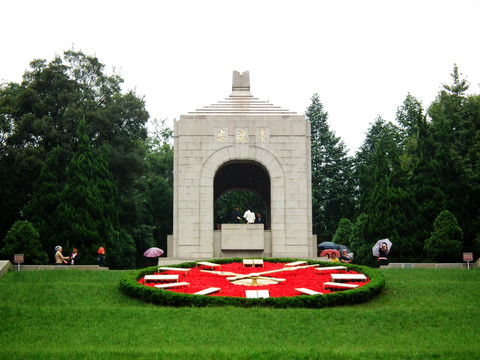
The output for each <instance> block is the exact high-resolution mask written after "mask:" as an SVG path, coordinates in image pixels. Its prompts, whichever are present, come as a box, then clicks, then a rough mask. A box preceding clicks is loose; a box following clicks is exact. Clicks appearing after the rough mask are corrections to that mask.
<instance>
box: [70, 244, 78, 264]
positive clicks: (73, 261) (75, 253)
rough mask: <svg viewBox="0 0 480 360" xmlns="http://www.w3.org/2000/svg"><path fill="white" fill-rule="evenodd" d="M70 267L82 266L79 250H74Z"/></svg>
mask: <svg viewBox="0 0 480 360" xmlns="http://www.w3.org/2000/svg"><path fill="white" fill-rule="evenodd" d="M68 264H69V265H80V255H78V249H77V248H73V250H72V255H70V261H69V262H68Z"/></svg>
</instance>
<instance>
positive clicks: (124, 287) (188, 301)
mask: <svg viewBox="0 0 480 360" xmlns="http://www.w3.org/2000/svg"><path fill="white" fill-rule="evenodd" d="M264 260H265V261H270V262H282V263H283V262H293V261H298V260H302V259H287V258H286V259H283V258H282V259H278V258H277V259H272V258H268V259H264ZM208 261H210V262H215V263H218V264H226V263H230V262H241V261H242V259H241V258H233V259H232V258H231V259H214V260H208ZM307 261H308V264H316V263H318V261H314V260H307ZM321 264H322V265H324V266H330V265H331V263H321ZM195 265H196V264H195V262H186V263H182V264H177V265H173V266H172V267H183V268H185V267H195ZM343 265H345V266H347V268H348V269H349V270H353V271H357V272H360V273H363V274H365V276H367V277H368V278H369V279H370V282H369V283H368V284H365V285H363V286H361V287H358V288H355V289H351V290H345V291H339V292H335V293H330V294H325V295H318V296H310V295H299V296H294V297H277V298H273V297H272V298H266V299H263V298H262V299H247V298H238V297H228V296H201V295H192V294H183V293H177V292H172V291H167V290H161V289H155V288H151V287H147V286H144V285H142V284H140V283H139V282H138V280H139V279H141V278H142V277H144V276H145V275H148V274H153V273H154V272H155V271H157V269H158V266H152V267H148V268H144V269H140V270H136V271H132V272H129V273H127V274H126V275H125V276H124V277H123V278H122V279H121V281H120V284H119V287H120V290H121V291H123V292H124V293H125V294H126V295H128V296H131V297H135V298H138V299H141V300H143V301H145V302H149V303H152V304H156V305H162V306H174V307H182V306H195V307H204V306H239V307H252V306H265V307H274V308H288V307H295V308H323V307H327V306H337V305H352V304H356V303H361V302H366V301H369V300H370V299H372V298H373V297H375V296H376V295H377V294H379V293H380V291H381V290H382V289H383V287H384V285H385V277H384V275H383V274H382V273H381V272H380V271H379V270H378V269H373V268H370V267H367V266H362V265H355V264H343Z"/></svg>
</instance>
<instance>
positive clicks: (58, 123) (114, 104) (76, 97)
mask: <svg viewBox="0 0 480 360" xmlns="http://www.w3.org/2000/svg"><path fill="white" fill-rule="evenodd" d="M122 82H123V79H121V77H120V76H118V75H116V74H113V75H107V74H106V71H105V69H104V65H103V64H102V63H100V61H99V60H98V59H97V58H96V57H91V56H87V55H85V54H83V53H82V52H77V51H74V50H69V51H66V52H65V53H64V54H63V57H60V56H57V57H56V58H55V59H54V60H52V61H51V62H49V63H47V61H46V60H34V61H32V62H31V64H30V69H29V70H27V71H26V72H25V74H24V76H23V81H22V83H21V84H16V83H9V84H3V85H1V88H0V131H1V134H0V174H1V175H2V176H1V179H0V182H1V186H2V189H3V192H2V198H1V202H0V211H1V212H2V217H1V220H0V247H1V246H2V245H3V244H2V243H3V240H4V237H5V234H6V233H7V231H8V230H9V229H10V227H11V226H12V224H13V223H14V222H15V221H17V220H19V219H23V218H31V219H32V221H35V223H36V224H37V226H38V231H39V233H40V234H41V242H42V248H43V249H44V251H46V252H47V253H49V254H50V253H51V252H52V246H55V245H56V244H62V245H63V246H64V247H66V246H67V244H69V245H73V243H74V242H75V243H77V242H78V240H77V239H75V237H73V238H72V237H70V235H71V234H69V233H68V232H72V231H75V230H73V229H70V230H68V232H67V231H66V230H65V229H64V228H65V223H64V224H62V220H61V219H59V218H58V214H57V213H55V212H54V211H53V210H52V208H53V207H56V205H59V204H60V205H61V208H62V210H61V211H63V213H62V214H63V215H65V216H67V215H69V216H70V217H71V218H74V217H78V216H80V215H79V213H78V211H77V210H79V209H78V208H76V207H72V204H71V203H70V202H74V199H75V198H76V199H77V200H78V201H79V199H80V198H81V197H82V193H81V192H82V191H83V192H85V193H84V194H83V195H87V196H85V198H84V200H85V204H88V207H89V209H88V211H87V209H82V211H84V212H85V216H86V214H88V213H91V216H93V220H92V221H97V222H98V221H105V220H99V219H98V218H97V217H98V216H101V217H103V213H101V212H102V211H103V210H105V209H106V208H108V209H109V211H111V212H112V213H115V215H114V216H113V218H116V219H115V220H114V221H115V222H116V224H115V225H113V227H114V229H116V230H115V231H119V232H120V233H122V232H121V228H123V229H125V230H126V234H130V235H129V236H130V237H131V236H132V235H134V234H136V233H138V232H141V231H140V230H139V227H141V226H144V224H148V225H151V228H149V230H151V231H150V234H149V235H148V236H147V237H148V238H149V239H150V240H151V242H152V243H153V224H152V223H153V220H152V219H143V218H142V219H138V217H139V216H145V213H146V211H144V212H140V215H139V213H137V210H138V209H137V206H136V204H137V200H138V198H139V197H141V196H140V195H139V193H142V192H143V191H144V189H143V188H142V185H141V184H139V183H140V182H141V181H139V179H141V178H142V177H143V176H144V175H145V172H146V171H147V168H148V166H147V163H146V160H145V158H146V153H147V146H146V140H147V129H146V123H147V120H148V118H149V115H148V113H147V111H146V110H145V103H144V100H143V99H142V98H139V97H138V96H137V95H136V94H135V93H134V92H132V91H129V92H126V93H123V92H122V91H121V84H122ZM82 119H85V125H84V129H82V133H84V134H85V136H86V138H85V139H82V140H80V139H79V137H78V133H77V129H78V128H79V124H80V121H81V120H82ZM80 143H82V144H84V145H82V146H84V147H86V146H88V147H89V148H90V150H89V151H90V152H91V154H87V153H84V154H83V155H82V157H81V158H80V156H79V154H78V153H77V152H78V151H80V152H81V151H82V146H80ZM73 159H75V160H74V162H73V163H72V162H71V161H72V160H73ZM82 164H84V166H85V167H87V168H88V167H89V166H90V165H92V164H93V165H95V169H91V170H90V171H91V172H90V173H89V174H88V176H87V175H86V178H81V177H80V175H79V174H75V173H74V171H72V169H73V168H75V167H76V166H82ZM68 169H70V170H68ZM83 170H85V169H83ZM106 170H108V171H107V172H106ZM101 174H109V175H108V176H107V177H103V178H102V177H101V176H102V175H101ZM92 185H94V188H95V189H97V190H98V193H90V192H88V191H87V190H86V189H82V187H83V186H87V187H90V190H91V189H92V187H91V186H92ZM97 190H96V191H97ZM97 195H98V196H99V197H97ZM67 200H68V201H67ZM93 200H95V201H93ZM103 201H105V204H100V202H103ZM76 206H80V205H79V203H77V205H76ZM96 207H97V208H96ZM80 208H81V206H80ZM56 211H60V207H58V209H57V210H56ZM100 214H101V215H100ZM106 217H110V215H108V216H107V215H106ZM113 218H109V220H108V221H112V219H113ZM35 219H36V220H35ZM130 219H138V220H137V221H136V222H135V223H134V224H131V223H129V221H130ZM56 223H58V227H59V228H55V224H56ZM118 224H122V227H121V228H120V226H119V225H118ZM139 224H142V225H139ZM62 226H63V227H64V228H63V229H62ZM84 226H85V228H84V230H85V231H87V229H88V234H89V235H88V236H87V235H86V233H84V235H85V236H84V237H88V238H89V240H88V244H85V246H86V248H85V250H84V251H85V252H86V254H84V255H87V254H91V253H92V252H93V247H94V246H96V245H97V244H99V243H103V244H105V242H106V239H107V238H108V236H107V232H108V231H107V230H105V229H106V227H104V228H103V230H102V231H100V232H99V233H97V232H96V231H95V230H94V229H93V228H90V227H89V225H88V226H87V225H86V224H84ZM76 230H79V229H76ZM109 234H110V235H111V234H112V233H109ZM90 235H91V237H90ZM122 238H127V237H126V236H124V237H122ZM130 240H131V239H130ZM127 242H128V241H127ZM112 250H113V249H112ZM107 254H108V252H107ZM92 256H93V255H92ZM87 258H88V257H87Z"/></svg>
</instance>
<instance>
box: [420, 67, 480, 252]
mask: <svg viewBox="0 0 480 360" xmlns="http://www.w3.org/2000/svg"><path fill="white" fill-rule="evenodd" d="M451 76H452V84H451V85H444V86H443V89H442V90H441V91H440V92H439V94H438V96H437V98H436V99H435V101H434V102H433V103H432V104H431V105H430V107H429V109H428V114H429V116H430V118H431V134H432V138H433V141H434V143H435V151H434V153H433V156H434V160H435V164H436V167H437V173H438V179H439V181H438V184H437V187H438V189H440V190H441V191H442V192H443V193H444V194H445V203H446V204H445V208H444V209H448V210H449V211H451V212H452V213H453V214H454V216H455V217H456V218H457V219H458V222H459V225H460V227H461V228H462V229H464V231H465V237H464V242H463V247H464V249H465V250H468V251H471V250H473V248H474V247H475V246H476V243H475V238H476V236H477V234H478V233H479V232H480V223H479V221H478V219H479V216H480V206H479V202H478V199H479V198H480V185H479V184H480V168H479V165H480V160H479V159H480V155H479V154H480V152H479V150H480V97H479V96H478V95H467V94H466V92H467V90H468V89H469V84H468V83H467V81H466V80H465V79H462V78H461V74H460V73H459V71H458V67H457V66H456V65H455V66H454V68H453V72H452V74H451ZM479 250H480V249H479Z"/></svg>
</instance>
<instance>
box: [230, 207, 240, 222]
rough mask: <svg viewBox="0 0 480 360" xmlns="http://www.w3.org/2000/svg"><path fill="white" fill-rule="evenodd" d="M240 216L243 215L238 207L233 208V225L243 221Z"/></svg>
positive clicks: (231, 215)
mask: <svg viewBox="0 0 480 360" xmlns="http://www.w3.org/2000/svg"><path fill="white" fill-rule="evenodd" d="M240 215H241V214H240V211H238V206H237V205H235V206H234V207H233V210H232V213H231V214H230V223H231V224H238V223H239V222H240V221H241V220H242V218H241V216H240Z"/></svg>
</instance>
